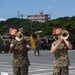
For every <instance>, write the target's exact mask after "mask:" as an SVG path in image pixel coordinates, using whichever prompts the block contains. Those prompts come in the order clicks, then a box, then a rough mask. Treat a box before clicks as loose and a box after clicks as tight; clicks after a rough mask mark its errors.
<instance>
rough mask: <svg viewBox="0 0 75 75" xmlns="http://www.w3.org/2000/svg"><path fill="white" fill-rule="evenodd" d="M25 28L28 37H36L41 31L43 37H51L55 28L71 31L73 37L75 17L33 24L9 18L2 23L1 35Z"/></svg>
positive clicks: (0, 26) (25, 20)
mask: <svg viewBox="0 0 75 75" xmlns="http://www.w3.org/2000/svg"><path fill="white" fill-rule="evenodd" d="M21 27H23V28H24V29H25V31H26V35H28V36H29V35H30V34H32V35H34V36H35V34H34V32H35V31H36V30H41V31H42V33H41V34H40V35H41V36H51V35H52V31H53V28H62V29H66V30H68V31H69V33H70V35H71V36H75V34H74V33H75V16H73V17H59V18H57V19H54V20H49V21H47V22H45V23H41V22H32V21H30V20H28V19H19V18H9V19H7V20H6V21H1V22H0V33H1V34H4V33H5V32H7V33H8V32H9V29H10V28H16V29H17V30H18V29H19V28H21Z"/></svg>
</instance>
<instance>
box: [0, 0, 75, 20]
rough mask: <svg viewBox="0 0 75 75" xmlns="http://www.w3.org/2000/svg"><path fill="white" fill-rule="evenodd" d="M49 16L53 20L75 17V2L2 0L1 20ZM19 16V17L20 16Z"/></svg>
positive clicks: (0, 7)
mask: <svg viewBox="0 0 75 75" xmlns="http://www.w3.org/2000/svg"><path fill="white" fill-rule="evenodd" d="M39 11H43V14H49V15H50V17H51V19H56V18H59V17H66V16H68V17H72V16H75V0H0V19H5V20H6V19H9V18H14V17H16V18H17V17H22V15H23V18H26V16H27V15H33V14H39ZM18 14H19V15H18Z"/></svg>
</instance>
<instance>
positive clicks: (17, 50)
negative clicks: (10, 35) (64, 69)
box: [11, 40, 30, 67]
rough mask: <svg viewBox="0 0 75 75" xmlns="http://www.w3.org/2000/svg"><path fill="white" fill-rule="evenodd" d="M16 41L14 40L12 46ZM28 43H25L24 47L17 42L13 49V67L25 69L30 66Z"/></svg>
mask: <svg viewBox="0 0 75 75" xmlns="http://www.w3.org/2000/svg"><path fill="white" fill-rule="evenodd" d="M15 42H16V40H12V42H11V44H14V43H15ZM26 50H27V48H26V41H24V47H23V44H22V42H17V43H16V44H15V46H14V48H13V62H12V65H13V66H17V67H24V66H29V65H30V62H29V59H28V53H27V52H28V51H26Z"/></svg>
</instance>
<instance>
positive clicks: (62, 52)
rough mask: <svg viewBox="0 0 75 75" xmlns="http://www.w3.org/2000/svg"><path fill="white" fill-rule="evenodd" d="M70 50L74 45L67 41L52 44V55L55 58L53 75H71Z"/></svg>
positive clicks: (59, 40) (60, 40)
mask: <svg viewBox="0 0 75 75" xmlns="http://www.w3.org/2000/svg"><path fill="white" fill-rule="evenodd" d="M59 37H60V36H59ZM68 49H72V45H71V43H70V42H69V41H67V40H62V39H58V40H56V41H54V42H53V43H52V48H51V53H54V57H55V60H54V72H53V75H69V65H70V61H69V57H68Z"/></svg>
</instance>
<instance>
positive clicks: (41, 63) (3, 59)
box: [0, 50, 75, 75]
mask: <svg viewBox="0 0 75 75" xmlns="http://www.w3.org/2000/svg"><path fill="white" fill-rule="evenodd" d="M28 54H29V59H30V62H31V66H30V67H29V75H52V73H53V60H54V57H53V55H52V54H50V51H40V54H41V56H34V51H29V52H28ZM12 56H13V54H11V53H9V54H4V53H3V54H0V73H1V75H5V74H6V73H8V74H6V75H13V72H12V66H11V63H12ZM69 58H70V61H71V65H70V67H69V73H70V74H69V75H75V50H72V51H69ZM2 73H5V74H2Z"/></svg>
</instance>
